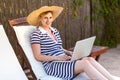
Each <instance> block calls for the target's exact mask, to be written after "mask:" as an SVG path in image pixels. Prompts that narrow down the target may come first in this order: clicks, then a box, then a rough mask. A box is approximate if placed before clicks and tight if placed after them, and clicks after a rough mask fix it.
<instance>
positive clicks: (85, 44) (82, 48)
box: [54, 36, 96, 62]
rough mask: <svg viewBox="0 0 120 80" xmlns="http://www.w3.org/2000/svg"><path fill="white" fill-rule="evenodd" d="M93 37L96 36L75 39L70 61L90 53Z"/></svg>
mask: <svg viewBox="0 0 120 80" xmlns="http://www.w3.org/2000/svg"><path fill="white" fill-rule="evenodd" d="M95 38H96V36H93V37H89V38H86V39H83V40H79V41H77V42H76V44H75V48H74V50H73V55H72V56H71V60H70V61H73V60H77V59H80V58H83V57H85V56H89V55H90V53H91V50H92V47H93V44H94V41H95ZM54 62H66V61H54Z"/></svg>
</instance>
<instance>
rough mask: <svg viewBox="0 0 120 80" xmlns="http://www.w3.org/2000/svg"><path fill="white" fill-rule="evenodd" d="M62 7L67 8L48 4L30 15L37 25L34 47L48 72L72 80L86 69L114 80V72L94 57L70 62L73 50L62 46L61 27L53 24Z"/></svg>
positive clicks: (97, 78)
mask: <svg viewBox="0 0 120 80" xmlns="http://www.w3.org/2000/svg"><path fill="white" fill-rule="evenodd" d="M62 10H63V8H62V7H58V6H44V7H41V8H40V9H37V10H35V11H33V12H32V13H30V14H29V15H28V17H27V21H28V23H29V24H31V25H34V26H36V27H37V30H36V31H35V32H33V33H32V36H31V46H32V49H33V53H34V56H35V58H36V60H38V61H41V62H42V63H43V66H44V68H45V71H46V72H47V74H48V75H51V76H56V77H60V78H65V79H68V80H70V79H72V78H73V77H75V76H76V75H77V74H79V73H81V72H85V73H86V74H87V75H88V76H89V77H90V78H91V79H95V80H113V79H112V76H111V74H110V73H109V72H108V71H106V70H105V69H104V68H103V67H102V66H101V65H100V64H99V63H97V62H96V61H95V60H94V59H93V58H92V57H84V58H82V59H81V60H75V61H69V60H70V59H71V58H70V57H69V56H68V55H67V54H69V55H72V52H71V51H68V50H65V49H63V48H62V40H61V38H60V35H59V32H58V30H57V29H56V28H53V27H51V25H52V22H53V21H54V20H55V19H56V18H57V17H58V16H59V14H60V13H61V12H62ZM58 61H61V62H58ZM62 61H63V62H62Z"/></svg>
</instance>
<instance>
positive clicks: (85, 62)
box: [76, 59, 90, 68]
mask: <svg viewBox="0 0 120 80" xmlns="http://www.w3.org/2000/svg"><path fill="white" fill-rule="evenodd" d="M89 64H90V62H89V60H88V59H82V60H78V61H76V65H77V66H78V67H79V66H81V67H83V68H84V67H85V66H88V65H89Z"/></svg>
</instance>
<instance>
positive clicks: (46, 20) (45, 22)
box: [40, 12, 53, 27]
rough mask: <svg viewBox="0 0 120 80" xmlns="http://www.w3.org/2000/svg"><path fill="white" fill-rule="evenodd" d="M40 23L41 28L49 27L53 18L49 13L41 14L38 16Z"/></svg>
mask: <svg viewBox="0 0 120 80" xmlns="http://www.w3.org/2000/svg"><path fill="white" fill-rule="evenodd" d="M40 21H41V24H42V27H50V26H51V25H52V22H53V16H52V13H51V12H48V13H47V14H43V15H41V16H40Z"/></svg>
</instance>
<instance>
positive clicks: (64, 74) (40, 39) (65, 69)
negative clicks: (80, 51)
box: [31, 27, 75, 80]
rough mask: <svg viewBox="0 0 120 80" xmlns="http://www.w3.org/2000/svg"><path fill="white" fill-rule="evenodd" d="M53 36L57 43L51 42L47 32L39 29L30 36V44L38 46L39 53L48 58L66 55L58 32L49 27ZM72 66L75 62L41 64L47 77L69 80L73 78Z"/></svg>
mask: <svg viewBox="0 0 120 80" xmlns="http://www.w3.org/2000/svg"><path fill="white" fill-rule="evenodd" d="M50 29H51V30H52V31H53V34H54V35H55V36H56V38H57V42H56V41H55V40H53V39H52V38H51V37H50V36H49V35H48V34H47V32H46V31H45V30H44V29H43V28H42V27H39V28H38V30H36V31H34V32H33V33H32V35H31V44H40V46H41V53H42V54H44V55H49V56H60V55H66V54H65V53H64V51H63V49H62V40H61V37H60V35H59V32H58V30H57V29H56V28H53V27H50ZM74 65H75V61H72V62H70V61H69V62H55V61H50V62H43V66H44V68H45V70H46V72H47V74H48V75H52V76H56V77H60V78H65V79H66V80H70V79H71V78H73V76H74Z"/></svg>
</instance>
